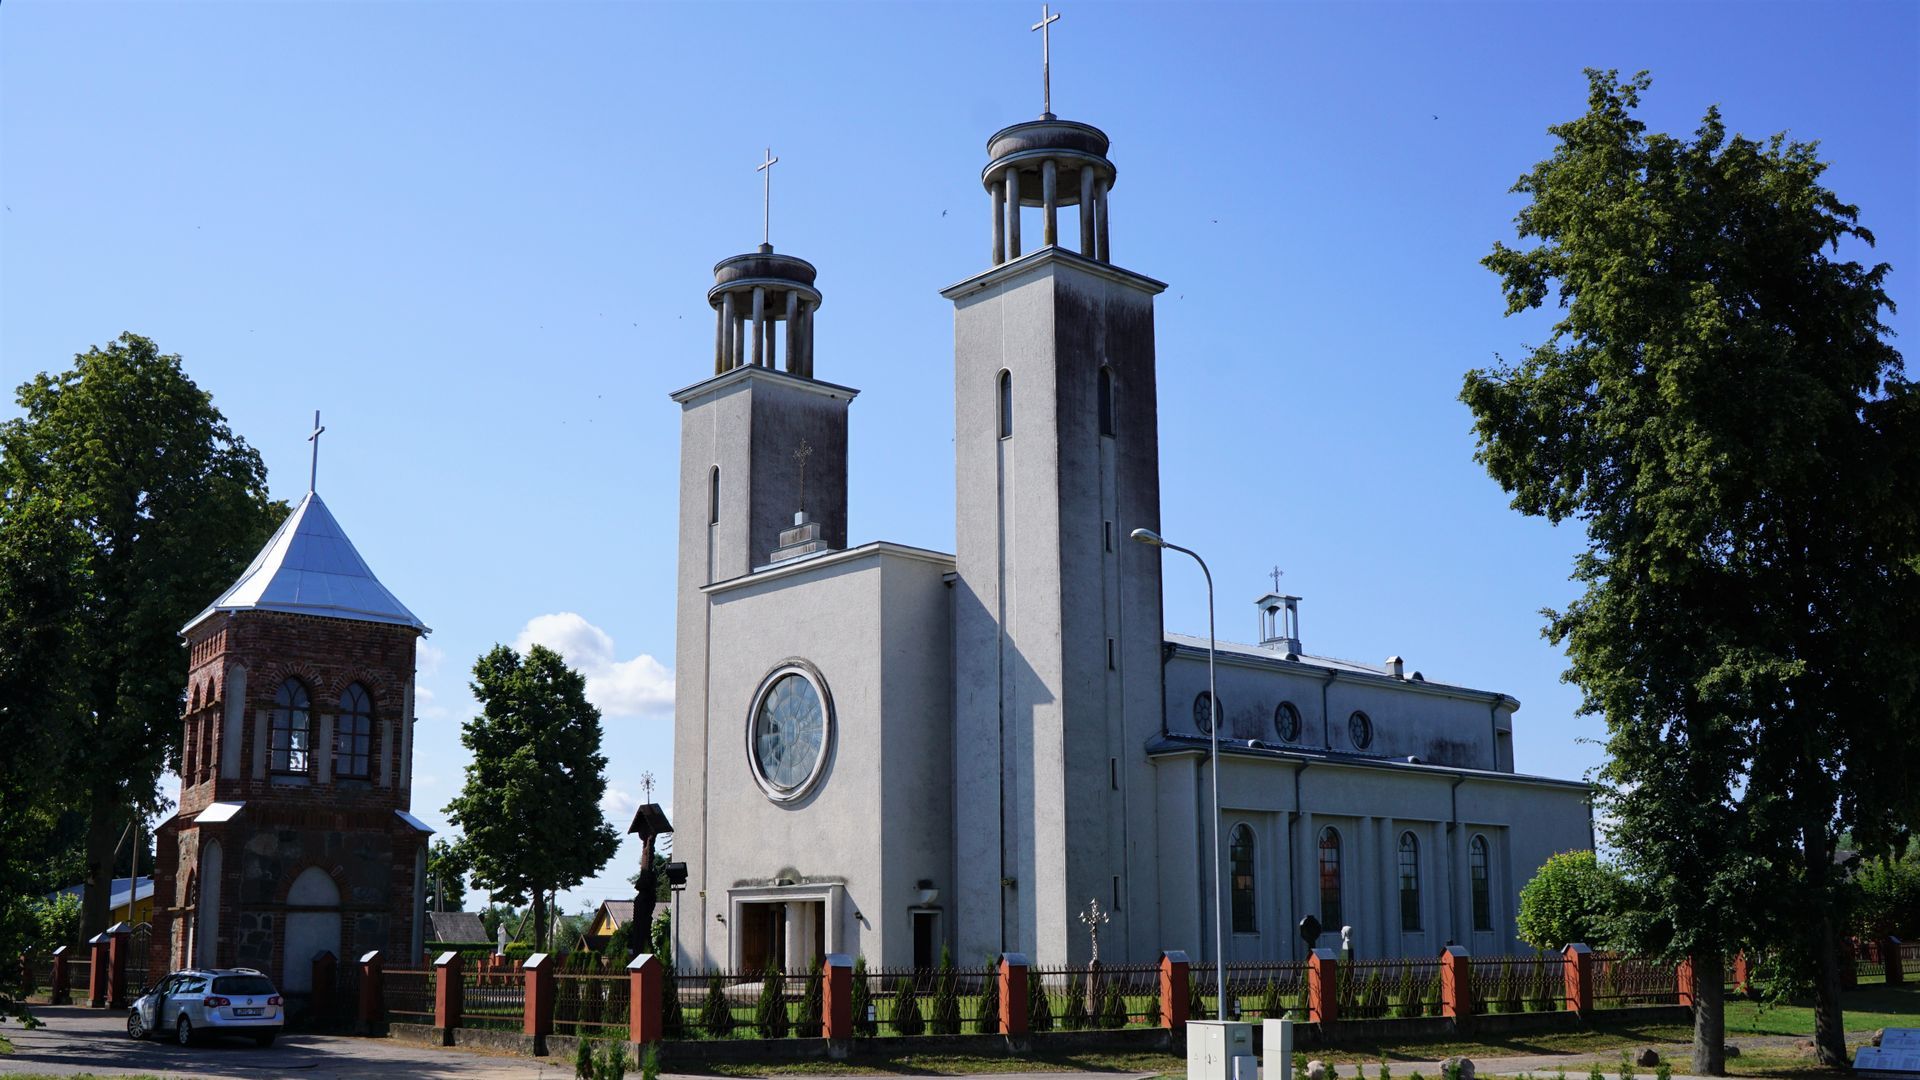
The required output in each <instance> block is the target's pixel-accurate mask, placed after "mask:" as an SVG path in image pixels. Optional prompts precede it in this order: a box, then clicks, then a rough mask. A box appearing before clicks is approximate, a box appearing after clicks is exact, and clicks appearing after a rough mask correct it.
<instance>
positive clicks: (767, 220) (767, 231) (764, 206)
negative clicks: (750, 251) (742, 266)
mask: <svg viewBox="0 0 1920 1080" xmlns="http://www.w3.org/2000/svg"><path fill="white" fill-rule="evenodd" d="M778 164H780V159H779V158H777V157H774V156H773V147H771V146H769V147H767V160H765V161H763V162H761V163H760V164H758V165H755V166H754V167H753V171H754V172H757V173H765V174H766V181H767V182H766V191H765V192H764V193H763V195H762V196H761V202H760V242H761V243H762V244H771V243H772V242H773V241H772V239H771V237H772V235H773V167H774V166H775V165H778Z"/></svg>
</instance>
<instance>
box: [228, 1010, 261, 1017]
mask: <svg viewBox="0 0 1920 1080" xmlns="http://www.w3.org/2000/svg"><path fill="white" fill-rule="evenodd" d="M233 1015H235V1016H259V1015H260V1010H259V1009H235V1010H233Z"/></svg>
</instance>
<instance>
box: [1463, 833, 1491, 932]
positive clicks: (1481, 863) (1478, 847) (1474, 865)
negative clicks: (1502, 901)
mask: <svg viewBox="0 0 1920 1080" xmlns="http://www.w3.org/2000/svg"><path fill="white" fill-rule="evenodd" d="M1467 866H1468V867H1469V872H1470V874H1471V875H1472V878H1473V928H1474V929H1475V930H1491V929H1493V887H1492V882H1491V881H1490V880H1489V879H1488V867H1487V838H1486V837H1484V836H1481V835H1480V834H1478V833H1475V834H1474V837H1473V843H1472V844H1471V845H1469V849H1468V852H1467Z"/></svg>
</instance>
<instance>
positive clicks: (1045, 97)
mask: <svg viewBox="0 0 1920 1080" xmlns="http://www.w3.org/2000/svg"><path fill="white" fill-rule="evenodd" d="M1059 21H1060V13H1059V12H1057V11H1056V12H1053V13H1051V14H1049V13H1048V11H1047V5H1045V4H1041V5H1040V21H1039V22H1037V23H1034V24H1033V26H1032V27H1031V28H1030V29H1033V30H1038V31H1040V119H1042V120H1051V119H1053V42H1052V41H1051V35H1052V33H1053V32H1052V30H1050V29H1049V27H1051V26H1052V25H1053V24H1054V23H1057V22H1059Z"/></svg>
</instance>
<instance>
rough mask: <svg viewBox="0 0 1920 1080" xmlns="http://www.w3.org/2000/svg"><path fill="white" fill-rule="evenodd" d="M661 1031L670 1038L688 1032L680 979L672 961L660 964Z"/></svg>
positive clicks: (680, 1036) (681, 1036)
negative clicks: (675, 975) (681, 1008)
mask: <svg viewBox="0 0 1920 1080" xmlns="http://www.w3.org/2000/svg"><path fill="white" fill-rule="evenodd" d="M660 1031H661V1034H663V1035H665V1036H666V1037H667V1038H669V1039H679V1038H684V1037H685V1036H686V1034H687V1014H686V1013H684V1012H682V1011H680V980H679V979H677V978H675V977H674V974H673V965H672V964H670V963H663V964H661V965H660ZM649 1045H651V1044H649Z"/></svg>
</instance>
